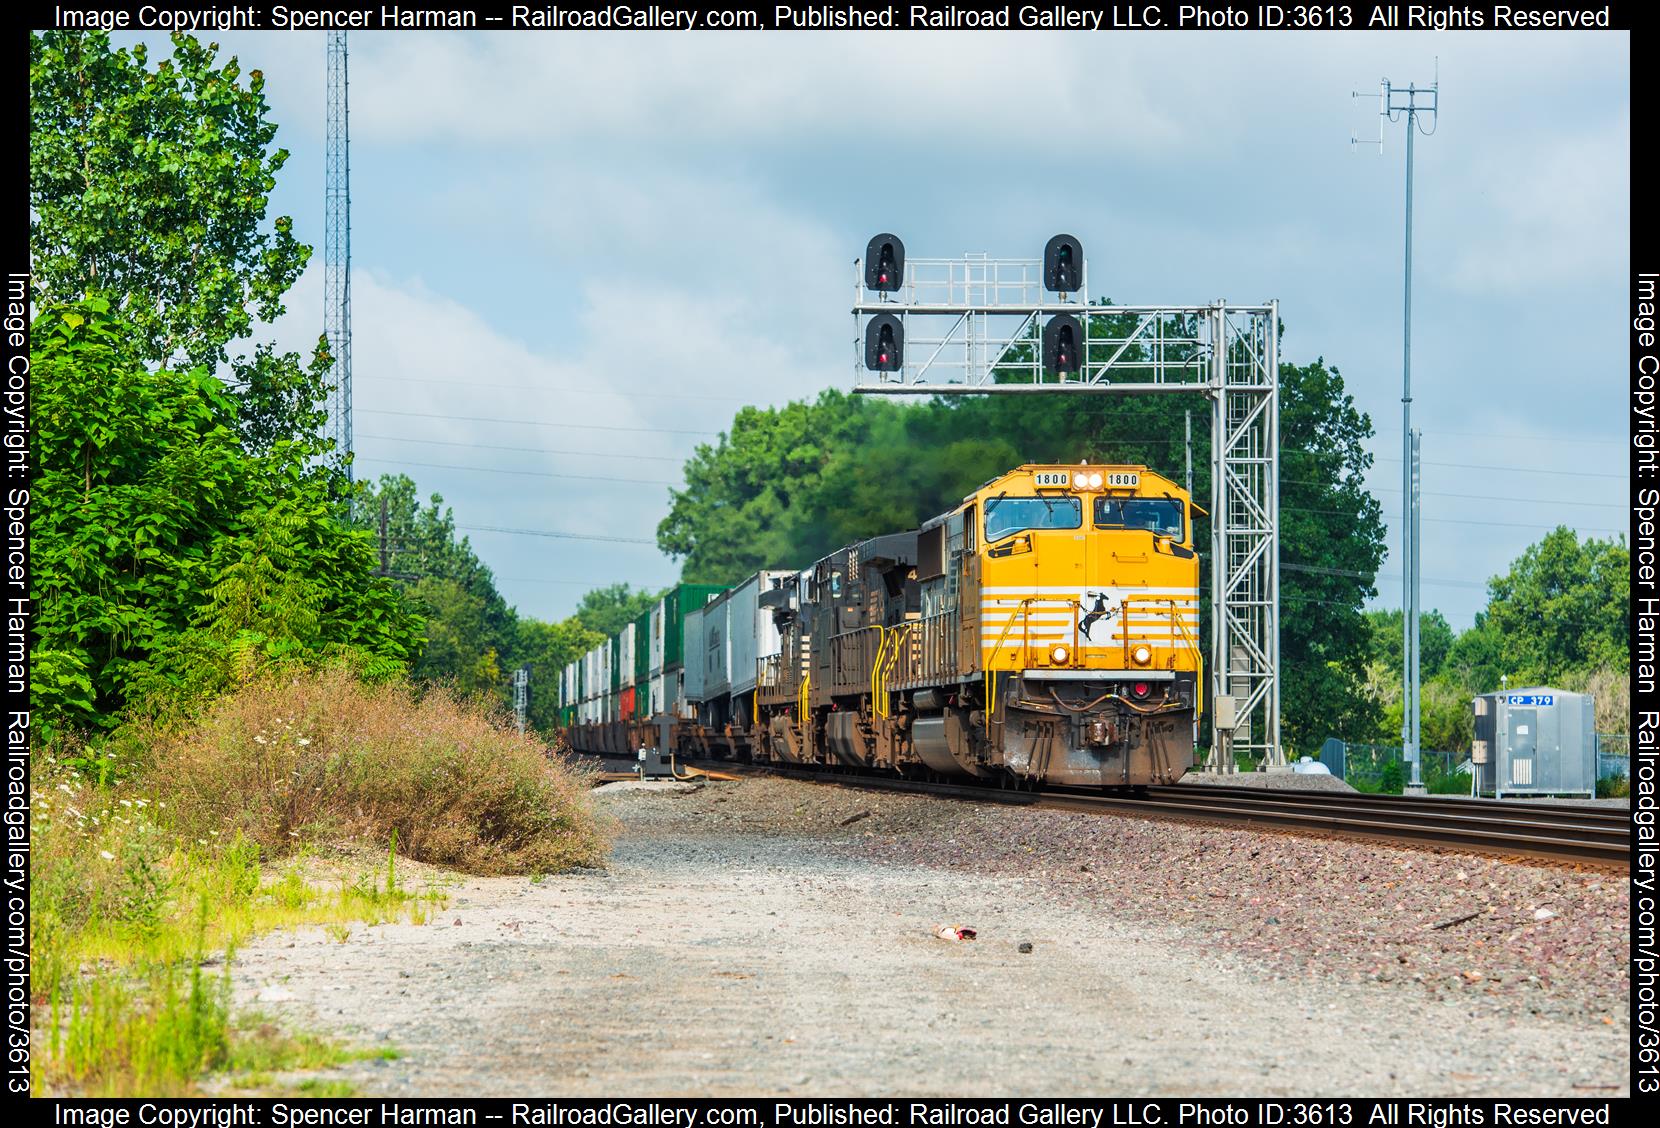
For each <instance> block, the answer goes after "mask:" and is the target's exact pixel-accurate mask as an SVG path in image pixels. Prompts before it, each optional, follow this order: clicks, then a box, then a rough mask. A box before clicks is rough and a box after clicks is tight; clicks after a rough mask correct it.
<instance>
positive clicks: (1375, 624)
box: [1366, 610, 1457, 681]
mask: <svg viewBox="0 0 1660 1128" xmlns="http://www.w3.org/2000/svg"><path fill="white" fill-rule="evenodd" d="M1401 619H1402V615H1401V612H1400V611H1399V610H1387V611H1385V610H1379V611H1368V612H1366V625H1367V630H1368V631H1369V633H1370V639H1369V641H1368V642H1367V646H1366V661H1367V664H1368V665H1374V666H1381V667H1382V668H1384V669H1385V670H1387V671H1388V672H1389V673H1390V674H1392V675H1393V676H1394V678H1395V679H1396V680H1397V681H1399V680H1400V677H1401ZM1456 638H1457V633H1456V632H1455V631H1454V630H1453V629H1452V625H1451V624H1449V623H1448V622H1447V619H1446V616H1444V615H1442V614H1441V612H1439V611H1433V610H1432V611H1425V612H1422V613H1420V614H1419V616H1418V672H1419V674H1420V675H1421V676H1422V677H1423V678H1424V679H1425V680H1428V679H1429V678H1433V677H1436V676H1438V675H1439V674H1440V673H1441V670H1442V667H1443V666H1444V665H1446V662H1447V656H1448V655H1449V654H1451V653H1452V647H1453V642H1454V641H1455V640H1456Z"/></svg>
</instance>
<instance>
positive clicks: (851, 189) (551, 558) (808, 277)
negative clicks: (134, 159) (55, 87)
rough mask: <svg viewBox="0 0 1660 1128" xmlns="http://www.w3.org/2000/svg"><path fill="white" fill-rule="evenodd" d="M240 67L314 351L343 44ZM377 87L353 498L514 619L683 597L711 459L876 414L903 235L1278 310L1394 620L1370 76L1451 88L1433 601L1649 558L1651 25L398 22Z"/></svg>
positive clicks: (1148, 297)
mask: <svg viewBox="0 0 1660 1128" xmlns="http://www.w3.org/2000/svg"><path fill="white" fill-rule="evenodd" d="M218 39H219V42H220V43H221V44H222V47H223V49H224V51H225V52H226V53H234V54H236V55H238V56H239V57H240V59H241V60H242V63H243V66H244V69H247V68H250V67H256V66H257V67H259V68H261V69H263V70H264V72H265V74H266V78H267V88H266V92H267V97H268V99H269V101H270V104H271V113H272V117H273V118H274V120H275V121H277V122H278V123H279V126H280V129H279V133H278V143H279V144H281V145H282V146H284V147H285V148H287V149H288V150H289V151H290V153H291V156H290V159H289V161H288V164H287V166H286V167H285V168H284V169H283V171H282V172H281V173H280V174H279V181H278V187H277V190H276V192H275V194H274V198H273V211H274V213H275V214H287V215H292V216H293V217H294V220H295V228H296V231H297V233H298V234H299V236H300V238H301V239H302V240H305V241H307V242H310V243H313V244H315V245H316V247H317V254H316V256H315V257H314V260H313V266H312V267H311V268H309V269H308V271H307V273H306V275H305V276H304V277H303V278H302V279H301V281H300V282H299V283H298V284H297V285H296V287H295V288H294V290H293V291H292V292H291V293H290V296H289V299H288V308H289V312H288V314H287V315H286V316H284V317H283V318H282V319H280V320H279V321H278V322H277V323H276V325H275V326H274V332H275V334H276V336H277V337H278V339H279V341H281V342H282V343H283V344H284V345H285V346H287V347H289V348H293V349H297V350H306V349H309V347H310V344H311V342H313V341H315V339H316V337H317V334H318V333H319V332H320V330H321V325H322V284H321V283H322V279H321V260H322V244H323V218H324V216H323V140H324V127H325V117H324V92H325V64H326V56H325V43H324V37H323V36H322V34H321V33H243V34H233V33H227V34H224V35H221V36H219V37H218ZM350 75H351V87H350V104H351V187H352V258H353V274H352V324H353V339H352V355H353V400H354V408H355V414H354V436H355V444H354V445H355V448H356V451H357V471H358V474H359V476H371V475H372V476H378V475H380V474H382V473H396V472H403V473H407V474H409V475H410V476H411V477H413V478H414V479H415V480H416V482H417V484H418V487H419V490H420V492H421V493H422V494H423V495H424V494H429V493H433V492H437V493H441V494H442V495H443V498H444V501H445V503H446V504H447V505H449V506H451V507H452V508H453V509H454V512H455V515H456V521H457V523H458V525H459V526H460V527H461V528H462V529H463V530H465V531H466V532H467V535H468V536H469V537H470V538H471V541H472V544H473V546H474V548H475V550H476V551H477V552H478V554H479V556H480V557H481V558H482V559H483V560H484V561H485V562H486V563H487V564H488V565H489V566H490V567H491V568H492V569H493V570H494V572H495V575H496V577H497V581H498V585H499V587H500V589H501V591H502V593H503V594H504V595H505V596H506V598H507V599H508V601H509V602H511V603H513V604H515V605H516V606H517V607H518V608H519V610H520V611H521V612H523V613H525V614H529V615H533V616H535V617H538V618H546V619H552V618H561V617H563V616H565V615H567V614H569V613H570V612H571V611H572V610H573V609H574V608H575V606H576V604H577V602H578V601H579V600H580V598H581V596H582V595H583V593H584V592H585V591H587V590H588V589H589V588H591V587H595V586H600V585H604V584H608V583H613V582H617V581H624V582H627V583H630V584H633V585H635V586H646V587H660V586H664V585H667V584H669V583H671V582H673V581H674V580H675V579H676V577H677V575H678V566H677V564H676V562H674V561H673V560H671V559H669V558H667V557H664V556H663V555H661V554H660V553H659V552H658V551H657V549H656V548H655V546H654V544H653V543H651V542H652V541H653V538H654V535H655V530H656V526H657V523H658V522H659V521H660V520H661V519H662V518H663V516H664V515H665V514H666V512H667V507H668V500H669V488H670V486H671V485H673V484H677V483H679V482H680V467H681V464H682V462H683V461H684V460H685V458H686V457H687V456H688V455H689V454H690V453H691V452H692V451H693V450H694V448H695V447H696V445H697V444H699V443H702V442H712V441H714V440H715V439H716V437H717V435H718V433H719V432H720V431H722V430H723V429H725V428H727V427H728V426H729V425H730V421H731V419H732V416H733V413H734V412H735V411H736V410H737V409H738V408H739V407H741V406H742V405H743V404H745V403H755V404H760V405H775V404H782V403H785V402H787V401H789V400H791V399H798V398H804V397H813V396H816V395H817V393H818V392H819V391H820V390H821V389H824V388H832V387H833V388H840V389H849V388H851V387H852V385H853V380H854V369H853V354H854V340H855V336H856V329H855V326H854V321H853V319H852V317H851V315H850V305H851V303H852V299H853V294H854V286H853V279H854V273H853V270H854V268H853V261H854V259H855V258H857V257H858V256H860V255H861V254H862V253H863V251H864V247H865V243H866V241H867V239H868V238H869V237H870V236H871V235H873V234H875V233H876V232H878V231H892V232H895V233H897V234H899V235H900V236H901V238H903V239H904V241H905V245H906V248H907V251H908V253H909V254H910V255H912V256H928V257H947V256H956V255H961V254H964V253H971V252H975V253H977V252H984V253H987V254H990V255H991V256H993V257H1001V258H1027V257H1034V256H1037V255H1040V254H1041V252H1042V247H1043V244H1044V242H1045V241H1046V240H1047V239H1048V237H1049V236H1051V235H1053V234H1055V233H1057V232H1061V231H1066V232H1070V233H1073V234H1075V235H1076V236H1077V237H1078V238H1079V239H1080V240H1081V241H1082V243H1083V245H1084V248H1085V251H1086V254H1087V256H1088V262H1089V278H1090V283H1091V289H1092V291H1093V292H1094V293H1093V295H1092V296H1095V297H1108V298H1111V299H1112V300H1113V301H1116V302H1121V303H1171V304H1184V305H1186V304H1203V303H1206V302H1209V301H1212V300H1215V299H1218V298H1226V299H1228V300H1230V301H1233V302H1239V303H1245V302H1252V303H1254V302H1258V301H1263V300H1267V299H1270V298H1277V299H1278V300H1279V302H1280V311H1281V317H1282V320H1283V322H1284V324H1285V336H1284V345H1283V348H1282V354H1281V355H1282V359H1284V360H1287V361H1290V362H1293V363H1299V364H1301V363H1307V362H1309V361H1312V360H1314V359H1315V358H1317V357H1324V358H1325V359H1326V361H1327V362H1328V363H1330V364H1334V365H1336V366H1337V367H1338V369H1340V371H1341V372H1342V374H1343V377H1344V380H1345V382H1346V384H1347V387H1348V389H1349V391H1350V393H1351V394H1352V395H1353V397H1354V399H1355V403H1356V405H1357V406H1358V407H1359V408H1360V409H1361V410H1362V411H1364V412H1366V413H1367V414H1369V415H1370V417H1371V420H1372V423H1373V425H1374V426H1375V428H1376V430H1377V435H1376V437H1375V439H1374V440H1373V441H1372V442H1371V443H1370V444H1369V449H1371V450H1372V451H1373V453H1374V454H1375V455H1376V458H1377V461H1376V463H1375V465H1374V468H1373V471H1372V473H1371V475H1370V476H1369V478H1368V483H1369V485H1370V487H1371V489H1372V490H1373V492H1374V494H1375V495H1376V496H1377V497H1378V499H1379V500H1380V502H1381V503H1382V505H1383V508H1384V512H1385V514H1386V515H1388V516H1389V525H1390V532H1389V542H1390V546H1391V553H1390V556H1389V558H1388V559H1386V560H1385V562H1384V565H1383V568H1382V571H1381V573H1380V575H1379V579H1378V587H1379V593H1380V594H1379V598H1378V599H1377V600H1375V601H1373V605H1374V606H1385V607H1388V606H1394V607H1398V606H1399V605H1400V583H1401V581H1400V574H1401V568H1400V564H1399V560H1398V556H1397V553H1396V551H1395V550H1396V548H1397V547H1398V532H1397V529H1398V524H1399V521H1398V514H1399V511H1400V508H1401V492H1400V476H1401V463H1400V447H1401V407H1400V397H1401V330H1402V325H1401V313H1402V249H1403V248H1402V236H1403V212H1404V173H1405V163H1404V162H1405V128H1406V127H1405V124H1404V122H1395V123H1384V124H1383V125H1382V136H1383V147H1382V151H1381V153H1380V151H1379V149H1378V146H1377V145H1376V144H1371V145H1359V146H1356V145H1353V144H1351V137H1353V136H1355V135H1359V136H1360V137H1361V138H1363V139H1367V138H1369V139H1372V140H1374V141H1375V139H1376V138H1377V137H1378V135H1379V118H1378V114H1377V91H1378V84H1379V80H1380V79H1381V78H1384V77H1387V78H1389V79H1390V80H1391V81H1392V82H1393V83H1395V84H1396V85H1400V86H1404V85H1405V84H1406V83H1407V82H1409V81H1411V82H1416V83H1420V84H1425V83H1429V82H1431V81H1435V80H1437V79H1438V80H1439V82H1440V97H1441V111H1442V112H1441V114H1440V115H1439V120H1438V121H1437V122H1436V123H1435V132H1434V134H1433V136H1422V135H1420V136H1419V137H1418V139H1417V142H1416V147H1415V156H1414V165H1415V179H1416V190H1415V196H1414V244H1413V260H1414V261H1413V296H1414V301H1413V356H1412V368H1413V397H1414V401H1413V422H1414V425H1415V426H1416V427H1418V428H1419V429H1421V430H1422V432H1423V440H1422V451H1423V453H1422V457H1423V463H1424V465H1423V490H1424V501H1423V524H1422V536H1423V542H1424V543H1423V545H1422V550H1421V551H1422V565H1421V571H1422V575H1423V595H1422V605H1423V606H1424V607H1425V608H1426V609H1428V608H1436V609H1439V610H1441V611H1442V612H1443V613H1444V614H1445V615H1446V616H1447V618H1448V620H1449V621H1450V622H1452V624H1453V625H1454V626H1455V627H1458V628H1462V627H1465V626H1468V625H1469V623H1470V622H1471V620H1472V619H1473V617H1474V615H1475V613H1476V612H1477V611H1479V610H1480V609H1481V608H1482V607H1483V606H1484V604H1485V600H1486V593H1485V587H1486V581H1487V579H1488V578H1489V577H1490V576H1493V575H1495V574H1500V573H1502V572H1504V571H1505V570H1507V568H1508V566H1509V564H1510V562H1511V561H1512V560H1514V559H1515V558H1516V557H1517V556H1518V555H1519V554H1520V553H1521V552H1522V551H1523V550H1524V549H1525V548H1526V547H1527V546H1528V545H1529V544H1530V543H1532V542H1534V541H1536V540H1538V539H1539V538H1540V537H1541V536H1543V535H1544V534H1545V533H1546V532H1547V531H1549V529H1551V528H1553V527H1555V526H1556V525H1558V524H1566V525H1569V526H1571V527H1573V528H1575V529H1577V530H1578V531H1579V532H1580V533H1581V534H1584V535H1589V536H1596V537H1603V538H1606V537H1610V536H1613V535H1616V534H1618V533H1624V532H1627V531H1628V527H1629V521H1628V518H1627V511H1626V507H1625V504H1624V499H1625V497H1626V495H1627V494H1628V492H1629V490H1628V486H1629V481H1628V474H1629V470H1628V465H1627V455H1626V451H1625V443H1626V441H1627V437H1628V433H1627V416H1626V414H1625V395H1626V391H1627V377H1626V343H1625V342H1626V338H1625V335H1624V326H1625V316H1626V310H1627V307H1628V298H1627V289H1626V282H1625V279H1626V277H1627V274H1628V271H1629V268H1630V251H1629V242H1630V215H1631V212H1630V201H1629V194H1628V193H1629V180H1630V159H1629V153H1630V137H1631V113H1630V89H1631V75H1630V37H1629V35H1628V34H1626V33H1619V32H1610V33H1568V34H1561V35H1557V34H1550V33H1448V34H1434V33H1421V34H1403V33H1378V34H1366V33H1352V34H1343V33H1329V32H1328V33H1318V34H1312V35H1302V34H1297V33H1214V34H1212V33H1203V34H1198V33H1191V32H1184V33H1147V32H1137V33H1064V32H1063V33H1022V32H1017V33H984V32H967V33H921V32H918V33H869V34H861V33H791V34H788V35H780V34H768V33H766V32H754V33H734V34H717V33H697V34H684V33H682V34H677V33H673V32H663V33H577V32H550V33H540V34H502V33H495V34H489V33H485V34H468V33H445V32H431V33H429V32H414V33H387V32H381V33H371V34H359V35H354V36H353V37H352V38H351V41H350ZM1357 91H1358V92H1360V93H1361V95H1362V96H1361V97H1359V98H1355V97H1353V96H1352V95H1353V94H1354V93H1355V92H1357ZM1201 402H1202V401H1199V400H1196V401H1195V407H1196V411H1195V423H1196V426H1197V425H1199V422H1200V421H1201V420H1203V419H1205V415H1204V413H1203V412H1201V411H1199V410H1197V409H1198V407H1199V406H1200V403H1201ZM1161 469H1164V470H1166V471H1175V472H1176V473H1179V472H1180V469H1181V468H1180V466H1175V467H1163V468H1161ZM499 529H519V530H540V531H545V532H577V533H584V534H589V535H593V536H602V537H609V538H618V539H615V540H573V539H558V538H551V537H545V536H535V535H526V534H524V533H507V532H499V531H492V530H499ZM636 542H640V543H636ZM779 563H780V564H781V565H796V564H799V563H802V562H798V561H782V562H779Z"/></svg>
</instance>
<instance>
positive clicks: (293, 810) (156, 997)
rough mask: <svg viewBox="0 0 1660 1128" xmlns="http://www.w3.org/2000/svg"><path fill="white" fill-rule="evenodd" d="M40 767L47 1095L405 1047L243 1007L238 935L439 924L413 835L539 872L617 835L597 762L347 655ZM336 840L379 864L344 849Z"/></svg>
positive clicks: (37, 919) (445, 855)
mask: <svg viewBox="0 0 1660 1128" xmlns="http://www.w3.org/2000/svg"><path fill="white" fill-rule="evenodd" d="M33 772H34V774H33V784H34V789H35V790H34V794H33V796H32V801H33V805H34V812H33V831H34V843H33V851H34V852H33V855H32V866H31V875H30V876H31V882H30V895H29V899H30V909H31V913H32V916H33V928H32V933H31V939H30V955H31V960H32V967H33V973H34V976H33V982H34V990H35V998H34V1003H35V1007H34V1016H35V1029H34V1042H33V1045H34V1048H35V1052H34V1054H33V1055H32V1064H31V1072H32V1081H33V1091H34V1092H35V1093H36V1094H37V1095H43V1094H53V1095H77V1096H178V1095H192V1094H197V1093H200V1092H201V1091H202V1090H201V1087H200V1085H201V1082H202V1080H203V1079H204V1078H205V1077H206V1076H208V1075H210V1074H221V1075H228V1076H229V1077H230V1078H232V1079H233V1080H232V1081H231V1082H230V1083H231V1084H234V1085H235V1086H237V1087H238V1088H263V1087H266V1086H267V1085H268V1084H269V1081H270V1078H271V1077H272V1076H274V1075H277V1074H281V1073H283V1072H286V1071H292V1070H305V1069H318V1068H327V1067H328V1066H330V1065H337V1064H340V1063H341V1062H344V1061H350V1060H353V1059H354V1058H356V1057H361V1056H365V1055H367V1056H377V1057H378V1056H390V1055H395V1051H389V1050H387V1049H385V1048H380V1049H375V1050H368V1051H360V1050H353V1049H350V1048H346V1047H342V1046H339V1045H336V1044H334V1043H332V1042H330V1041H328V1040H326V1039H322V1038H317V1037H313V1036H309V1035H304V1034H294V1033H291V1032H290V1033H284V1032H282V1031H280V1030H279V1029H278V1028H277V1027H276V1026H275V1024H273V1023H271V1022H269V1021H267V1020H265V1019H262V1018H260V1017H259V1016H236V1015H233V1014H232V1012H231V1006H230V1000H231V980H230V967H231V961H232V959H233V958H234V953H235V950H236V948H237V947H238V946H239V945H240V944H242V943H243V942H244V941H246V940H247V939H249V938H251V937H253V936H255V935H258V934H260V933H262V932H266V931H269V930H271V929H276V928H282V927H291V926H299V925H311V926H320V927H323V928H324V929H326V930H327V931H328V933H329V935H330V937H331V938H332V939H334V940H336V941H338V942H340V943H347V942H349V941H350V939H351V936H352V933H353V930H354V929H355V928H358V927H361V926H363V925H366V924H369V925H372V924H378V923H382V922H385V921H391V920H408V921H411V922H413V923H416V924H424V923H426V922H427V921H428V920H429V919H431V916H432V914H433V913H434V912H435V911H437V910H438V909H440V908H442V906H443V905H444V904H445V903H446V902H447V895H446V894H445V893H444V891H443V890H442V889H441V888H434V887H429V888H426V889H425V890H423V891H419V892H417V891H414V890H411V889H408V888H405V887H404V884H403V880H402V878H401V876H400V873H399V855H402V856H403V857H405V858H414V859H416V860H420V861H427V862H435V863H439V864H443V865H447V866H451V867H454V868H458V869H466V870H471V871H474V872H484V873H502V872H524V873H543V872H559V871H562V870H565V869H569V868H570V867H572V866H574V865H579V864H586V863H591V862H595V861H598V860H599V859H600V857H601V856H602V855H603V853H604V850H605V848H606V847H605V842H604V841H603V839H602V838H601V836H600V834H599V833H598V831H597V829H596V826H595V823H594V820H593V818H592V816H591V815H590V813H589V808H588V805H587V804H588V800H587V792H586V788H585V787H584V786H583V783H582V781H580V780H578V779H576V778H575V777H574V776H572V775H571V773H570V772H568V771H567V770H566V769H564V768H563V767H562V766H561V765H559V764H558V763H556V762H554V761H553V760H552V759H551V758H550V757H549V756H548V755H547V750H546V749H545V748H544V747H543V746H542V745H540V744H539V743H538V742H536V741H535V740H534V738H528V737H520V736H519V735H518V734H517V733H515V732H512V731H511V730H509V729H507V728H505V727H504V726H502V725H500V724H498V723H497V722H496V721H495V720H494V719H493V718H492V717H491V716H490V715H489V714H488V713H487V712H486V711H484V710H483V709H482V708H481V707H479V706H476V705H469V704H467V703H465V702H462V701H460V700H458V699H456V698H454V697H452V696H450V695H447V694H444V693H429V694H426V695H424V696H420V695H416V694H415V693H414V692H413V691H411V690H409V689H408V688H405V687H393V688H389V687H385V686H380V687H369V686H364V685H361V684H359V683H357V682H356V681H354V680H353V679H351V678H350V677H349V676H345V675H339V674H318V675H307V676H303V677H299V678H289V679H286V680H283V681H281V682H267V683H260V684H256V685H252V686H250V687H248V688H246V689H245V690H243V691H242V692H240V693H238V694H236V695H233V696H231V697H228V698H225V699H223V700H222V701H220V702H219V703H218V704H216V705H215V706H213V707H211V708H209V709H208V710H207V711H206V713H205V714H204V715H203V716H202V718H201V719H200V720H199V721H198V722H196V723H194V724H191V725H189V726H188V727H180V728H177V729H175V730H164V729H161V728H158V727H141V726H139V725H133V726H129V727H127V728H126V729H124V730H122V731H121V732H120V733H119V734H118V735H117V736H116V737H114V738H112V739H110V740H108V741H107V742H106V743H104V744H102V745H100V746H98V747H96V748H88V747H86V746H82V745H77V744H74V743H72V742H68V741H60V742H57V743H55V744H54V745H52V746H50V747H47V748H43V749H37V750H36V752H35V755H34V759H33ZM342 840H345V841H346V842H348V843H356V844H357V846H358V847H361V846H362V845H366V844H370V843H375V844H379V845H380V846H381V847H382V848H384V849H385V851H386V853H385V855H384V860H383V861H382V862H381V863H380V864H378V865H377V864H376V863H375V862H374V861H373V860H370V861H368V862H367V864H363V863H362V862H361V861H360V862H358V863H357V864H356V866H355V868H354V867H353V866H352V865H351V864H350V863H348V864H347V865H346V866H344V867H342V866H341V865H340V864H339V863H329V862H326V861H325V860H324V859H323V858H322V857H321V852H322V851H323V850H325V849H330V848H332V846H333V845H335V844H337V843H339V842H341V841H342ZM349 856H352V857H357V858H361V850H360V849H359V850H358V851H357V852H356V853H354V854H351V855H349ZM324 870H329V871H332V873H331V877H329V878H324V879H322V880H321V881H320V880H319V877H318V875H319V872H320V871H324ZM304 1091H305V1092H306V1093H307V1094H308V1095H314V1096H322V1095H341V1094H343V1093H347V1092H350V1087H349V1086H346V1087H344V1088H342V1083H340V1082H336V1081H319V1082H318V1084H317V1085H315V1086H311V1087H309V1088H305V1089H304Z"/></svg>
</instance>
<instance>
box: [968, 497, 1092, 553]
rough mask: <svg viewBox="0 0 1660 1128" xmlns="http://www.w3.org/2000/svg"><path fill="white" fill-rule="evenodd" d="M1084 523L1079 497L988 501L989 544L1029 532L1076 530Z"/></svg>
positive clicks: (995, 498)
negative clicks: (1010, 535) (1033, 530)
mask: <svg viewBox="0 0 1660 1128" xmlns="http://www.w3.org/2000/svg"><path fill="white" fill-rule="evenodd" d="M1083 523H1084V513H1083V507H1082V506H1081V505H1080V504H1079V503H1078V499H1077V498H1075V497H993V498H987V499H986V540H987V542H990V541H994V540H998V539H1000V538H1002V537H1006V536H1008V535H1009V534H1010V533H1019V532H1023V531H1025V530H1026V529H1076V528H1077V527H1078V526H1079V525H1082V524H1083Z"/></svg>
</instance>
